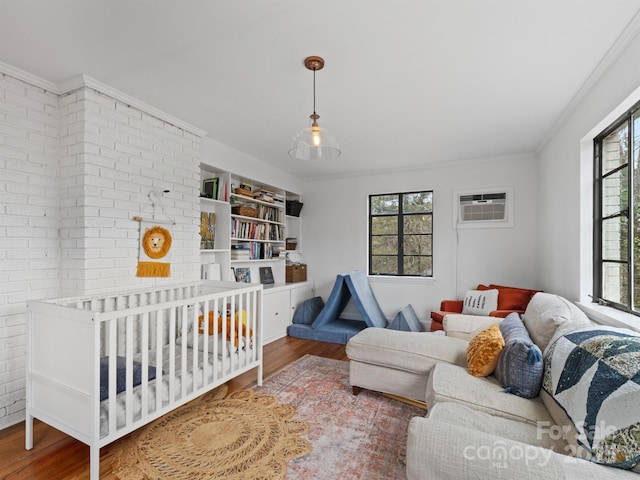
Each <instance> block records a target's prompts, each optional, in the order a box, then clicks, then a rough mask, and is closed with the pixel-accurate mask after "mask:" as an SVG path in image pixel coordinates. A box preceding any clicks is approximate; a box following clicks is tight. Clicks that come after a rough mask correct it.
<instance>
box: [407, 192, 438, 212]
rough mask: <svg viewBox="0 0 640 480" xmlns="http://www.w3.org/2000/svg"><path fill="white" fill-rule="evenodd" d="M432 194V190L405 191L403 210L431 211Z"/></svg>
mask: <svg viewBox="0 0 640 480" xmlns="http://www.w3.org/2000/svg"><path fill="white" fill-rule="evenodd" d="M432 195H433V194H432V193H431V192H418V193H405V194H404V197H403V200H402V211H403V212H404V213H421V212H431V211H432Z"/></svg>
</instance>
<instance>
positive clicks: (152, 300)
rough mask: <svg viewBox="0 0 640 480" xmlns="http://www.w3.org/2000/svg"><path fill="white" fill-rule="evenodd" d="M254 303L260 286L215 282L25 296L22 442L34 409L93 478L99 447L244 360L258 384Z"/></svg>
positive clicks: (204, 388) (29, 434)
mask: <svg viewBox="0 0 640 480" xmlns="http://www.w3.org/2000/svg"><path fill="white" fill-rule="evenodd" d="M261 312H262V285H252V284H238V283H229V282H215V281H203V282H198V283H193V284H187V285H177V286H165V287H157V288H153V289H147V290H137V291H129V292H127V293H122V292H120V293H109V294H105V295H95V296H84V297H76V298H64V299H55V300H49V301H31V302H28V305H27V321H28V346H27V385H26V391H27V403H26V448H27V449H31V448H32V447H33V419H34V418H38V419H40V420H42V421H43V422H45V423H47V424H49V425H51V426H53V427H55V428H57V429H59V430H61V431H63V432H65V433H66V434H68V435H70V436H72V437H74V438H76V439H78V440H80V441H82V442H84V443H86V444H87V445H89V447H90V469H91V479H92V480H98V478H99V474H100V448H102V447H103V446H105V445H107V444H109V443H111V442H113V441H114V440H116V439H118V438H120V437H122V436H124V435H126V434H128V433H130V432H132V431H134V430H136V429H137V428H140V427H141V426H143V425H145V424H147V423H149V422H151V421H152V420H155V419H156V418H158V417H161V416H162V415H164V414H165V413H167V412H169V411H171V410H173V409H175V408H177V407H179V406H180V405H184V404H185V403H187V402H189V401H191V400H193V399H194V398H196V397H198V396H199V395H202V394H203V393H206V392H208V391H210V390H211V389H213V388H215V387H217V386H219V385H221V384H223V383H225V382H227V381H228V380H230V379H232V378H233V377H236V376H237V375H240V374H242V373H244V372H246V371H248V370H251V369H253V368H256V367H257V368H258V373H257V376H258V378H257V382H258V385H261V384H262V322H261V318H262V315H261ZM207 319H209V321H207ZM225 320H226V321H225ZM101 372H102V373H101Z"/></svg>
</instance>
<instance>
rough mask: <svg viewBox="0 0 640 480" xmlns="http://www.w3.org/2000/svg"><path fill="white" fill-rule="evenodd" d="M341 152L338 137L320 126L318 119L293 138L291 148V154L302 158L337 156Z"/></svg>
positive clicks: (312, 158)
mask: <svg viewBox="0 0 640 480" xmlns="http://www.w3.org/2000/svg"><path fill="white" fill-rule="evenodd" d="M312 116H313V115H312ZM340 153H342V152H341V151H340V146H339V145H338V142H337V140H336V137H334V136H333V134H332V133H331V132H330V131H329V130H327V129H326V128H322V127H320V126H318V122H316V121H314V122H313V124H312V125H311V126H310V127H308V128H305V129H304V130H302V131H301V132H300V133H298V134H297V135H296V136H295V137H294V138H293V144H292V145H291V148H290V149H289V155H291V156H292V157H295V158H299V159H301V160H322V159H329V158H335V157H337V156H338V155H340Z"/></svg>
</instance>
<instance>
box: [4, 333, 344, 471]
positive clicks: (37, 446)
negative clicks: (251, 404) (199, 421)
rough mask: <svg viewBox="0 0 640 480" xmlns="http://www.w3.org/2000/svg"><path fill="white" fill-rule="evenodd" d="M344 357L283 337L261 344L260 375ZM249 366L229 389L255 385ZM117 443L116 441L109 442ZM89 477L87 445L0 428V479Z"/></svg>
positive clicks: (47, 433)
mask: <svg viewBox="0 0 640 480" xmlns="http://www.w3.org/2000/svg"><path fill="white" fill-rule="evenodd" d="M307 354H310V355H317V356H320V357H326V358H334V359H337V360H347V356H346V353H345V346H344V345H337V344H334V343H324V342H316V341H313V340H302V339H298V338H291V337H285V338H282V339H280V340H277V341H275V342H273V343H270V344H269V345H267V346H266V347H264V351H263V355H264V362H263V369H264V371H263V376H264V378H265V379H266V378H267V377H269V376H270V375H271V374H273V373H274V372H277V371H278V370H280V369H281V368H283V367H284V366H286V365H288V364H289V363H291V362H293V361H294V360H296V359H298V358H300V357H303V356H304V355H307ZM255 382H256V371H255V370H252V371H250V372H247V373H245V374H243V375H240V376H239V377H237V378H235V379H233V380H232V381H230V382H229V383H228V386H229V392H232V391H235V390H239V389H242V388H248V387H252V386H254V385H255ZM115 444H117V441H116V442H114V443H113V444H111V445H115ZM111 445H107V446H106V447H104V448H103V449H101V451H100V478H102V479H109V480H115V478H116V477H115V476H114V475H113V474H112V472H111V460H112V458H111V455H110V452H109V449H110V447H111ZM88 478H89V447H88V446H86V445H85V444H83V443H81V442H79V441H77V440H75V439H73V438H71V437H69V436H67V435H65V434H64V433H61V432H59V431H58V430H55V429H53V428H51V427H49V426H48V425H46V424H44V423H42V422H39V421H37V420H36V422H35V425H34V447H33V449H32V450H25V448H24V423H19V424H17V425H14V426H12V427H9V428H6V429H4V430H0V479H3V480H4V479H7V480H23V479H24V480H39V479H42V480H58V479H65V480H66V479H88Z"/></svg>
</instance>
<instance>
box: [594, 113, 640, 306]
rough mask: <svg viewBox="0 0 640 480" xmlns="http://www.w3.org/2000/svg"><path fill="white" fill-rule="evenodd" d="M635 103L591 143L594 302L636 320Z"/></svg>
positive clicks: (638, 144)
mask: <svg viewBox="0 0 640 480" xmlns="http://www.w3.org/2000/svg"><path fill="white" fill-rule="evenodd" d="M639 149H640V103H639V104H636V105H635V106H634V107H633V108H632V109H631V110H629V111H628V112H627V113H625V114H624V115H623V116H622V117H621V118H619V119H618V120H617V121H616V122H614V123H613V124H612V125H610V126H609V127H608V128H607V129H606V130H604V131H603V132H602V133H601V134H600V135H598V136H597V137H596V138H595V139H594V223H593V224H594V236H593V238H594V262H593V265H594V273H593V298H594V300H595V301H598V302H600V303H605V304H608V305H610V306H612V307H614V308H617V309H619V310H623V311H627V312H631V313H635V314H636V315H640V164H639V160H640V158H639V156H638V152H639Z"/></svg>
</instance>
